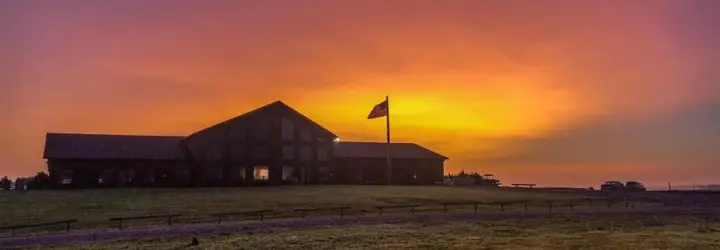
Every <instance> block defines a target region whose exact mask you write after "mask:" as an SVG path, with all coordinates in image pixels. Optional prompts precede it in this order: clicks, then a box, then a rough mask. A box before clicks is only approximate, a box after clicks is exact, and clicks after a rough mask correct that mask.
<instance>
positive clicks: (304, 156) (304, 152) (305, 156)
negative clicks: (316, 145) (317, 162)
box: [300, 146, 312, 161]
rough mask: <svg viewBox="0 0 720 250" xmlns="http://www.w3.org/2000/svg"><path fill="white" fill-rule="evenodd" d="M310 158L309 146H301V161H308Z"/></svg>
mask: <svg viewBox="0 0 720 250" xmlns="http://www.w3.org/2000/svg"><path fill="white" fill-rule="evenodd" d="M311 158H312V154H311V151H310V147H308V146H303V147H302V148H300V159H302V160H303V161H310V160H311Z"/></svg>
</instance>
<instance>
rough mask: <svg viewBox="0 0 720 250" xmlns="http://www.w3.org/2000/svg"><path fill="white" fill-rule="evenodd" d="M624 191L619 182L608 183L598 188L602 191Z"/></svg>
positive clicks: (623, 186)
mask: <svg viewBox="0 0 720 250" xmlns="http://www.w3.org/2000/svg"><path fill="white" fill-rule="evenodd" d="M623 189H625V185H623V183H622V182H619V181H608V182H605V183H604V184H602V185H601V186H600V190H602V191H622V190H623Z"/></svg>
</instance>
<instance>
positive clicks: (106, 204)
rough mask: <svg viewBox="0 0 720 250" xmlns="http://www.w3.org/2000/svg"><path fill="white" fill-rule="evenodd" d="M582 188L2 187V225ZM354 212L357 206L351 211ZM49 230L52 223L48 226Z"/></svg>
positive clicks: (551, 195) (550, 194)
mask: <svg viewBox="0 0 720 250" xmlns="http://www.w3.org/2000/svg"><path fill="white" fill-rule="evenodd" d="M582 195H584V193H583V192H579V193H577V192H573V191H547V190H541V189H511V188H510V189H505V188H502V189H498V188H460V187H442V186H392V187H388V186H280V187H239V188H200V189H191V188H187V189H95V190H62V191H28V192H25V193H16V192H0V204H2V206H3V207H2V209H0V226H4V225H16V224H24V223H35V222H46V221H55V220H65V219H78V220H80V223H78V224H77V225H76V227H83V228H84V227H98V226H100V227H105V226H113V225H114V224H110V223H108V221H107V219H108V218H110V217H116V216H139V215H151V214H167V213H181V214H184V216H183V218H182V220H186V221H195V220H208V219H210V220H211V219H212V218H211V217H207V214H209V213H217V212H234V211H242V210H253V209H274V210H278V211H292V209H293V208H300V207H323V206H351V207H352V208H353V211H356V212H357V211H361V210H371V209H372V206H375V205H385V204H407V203H417V204H423V205H429V206H437V203H438V202H450V201H482V202H497V201H512V200H546V199H571V198H579V197H582ZM351 212H352V211H351ZM48 230H50V229H48Z"/></svg>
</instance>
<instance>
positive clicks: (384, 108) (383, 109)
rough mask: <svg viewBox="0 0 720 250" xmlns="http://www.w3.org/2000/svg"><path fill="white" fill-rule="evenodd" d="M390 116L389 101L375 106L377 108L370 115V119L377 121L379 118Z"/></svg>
mask: <svg viewBox="0 0 720 250" xmlns="http://www.w3.org/2000/svg"><path fill="white" fill-rule="evenodd" d="M387 115H388V101H387V100H385V101H383V102H381V103H380V104H378V105H375V107H374V108H373V109H372V111H370V114H369V115H368V119H375V118H378V117H383V116H387Z"/></svg>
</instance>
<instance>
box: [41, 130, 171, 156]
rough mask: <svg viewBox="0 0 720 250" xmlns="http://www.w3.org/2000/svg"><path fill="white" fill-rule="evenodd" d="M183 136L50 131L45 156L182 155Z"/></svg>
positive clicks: (46, 141) (46, 140)
mask: <svg viewBox="0 0 720 250" xmlns="http://www.w3.org/2000/svg"><path fill="white" fill-rule="evenodd" d="M182 138H184V137H181V136H145V135H104V134H65V133H48V134H47V137H46V138H45V153H44V154H43V158H45V159H157V160H161V159H180V158H182V157H183V154H182V152H181V150H180V144H179V143H180V140H182Z"/></svg>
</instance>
